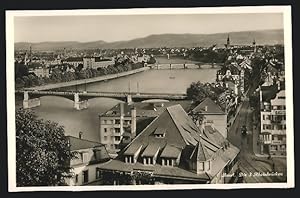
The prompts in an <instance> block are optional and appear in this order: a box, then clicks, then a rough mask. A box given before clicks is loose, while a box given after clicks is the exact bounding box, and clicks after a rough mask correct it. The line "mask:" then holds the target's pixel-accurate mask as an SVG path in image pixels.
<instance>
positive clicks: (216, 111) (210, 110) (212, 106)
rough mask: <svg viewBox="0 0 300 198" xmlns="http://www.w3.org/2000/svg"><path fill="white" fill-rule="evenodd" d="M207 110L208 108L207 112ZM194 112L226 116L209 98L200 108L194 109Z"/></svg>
mask: <svg viewBox="0 0 300 198" xmlns="http://www.w3.org/2000/svg"><path fill="white" fill-rule="evenodd" d="M205 108H207V111H206V109H205ZM193 112H194V113H202V114H225V112H224V111H223V110H222V109H221V107H220V106H219V105H217V104H216V103H215V102H214V101H212V100H211V99H210V98H209V97H207V98H205V99H204V100H203V101H202V102H201V103H200V104H199V105H198V106H196V107H195V108H194V109H193Z"/></svg>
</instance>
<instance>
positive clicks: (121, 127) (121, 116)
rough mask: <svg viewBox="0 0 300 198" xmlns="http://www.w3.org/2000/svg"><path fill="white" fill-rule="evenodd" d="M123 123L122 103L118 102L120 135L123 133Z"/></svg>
mask: <svg viewBox="0 0 300 198" xmlns="http://www.w3.org/2000/svg"><path fill="white" fill-rule="evenodd" d="M123 123H124V103H120V133H121V135H122V134H123V133H124V128H123Z"/></svg>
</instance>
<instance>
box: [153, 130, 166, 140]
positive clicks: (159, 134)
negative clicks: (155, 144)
mask: <svg viewBox="0 0 300 198" xmlns="http://www.w3.org/2000/svg"><path fill="white" fill-rule="evenodd" d="M165 135H166V129H165V128H157V129H156V130H155V131H154V136H155V137H156V138H164V137H165Z"/></svg>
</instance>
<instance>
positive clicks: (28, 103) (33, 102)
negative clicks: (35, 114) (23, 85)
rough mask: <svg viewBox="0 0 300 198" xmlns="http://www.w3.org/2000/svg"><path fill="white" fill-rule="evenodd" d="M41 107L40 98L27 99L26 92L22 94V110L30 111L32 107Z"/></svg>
mask: <svg viewBox="0 0 300 198" xmlns="http://www.w3.org/2000/svg"><path fill="white" fill-rule="evenodd" d="M40 105H41V100H40V98H32V99H30V98H29V94H28V91H25V92H24V99H23V108H24V109H30V108H33V107H38V106H40Z"/></svg>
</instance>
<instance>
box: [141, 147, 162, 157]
mask: <svg viewBox="0 0 300 198" xmlns="http://www.w3.org/2000/svg"><path fill="white" fill-rule="evenodd" d="M159 149H160V144H149V145H148V146H147V147H146V149H145V150H144V152H143V153H142V155H141V156H142V157H154V156H155V154H156V153H157V152H158V151H159Z"/></svg>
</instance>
